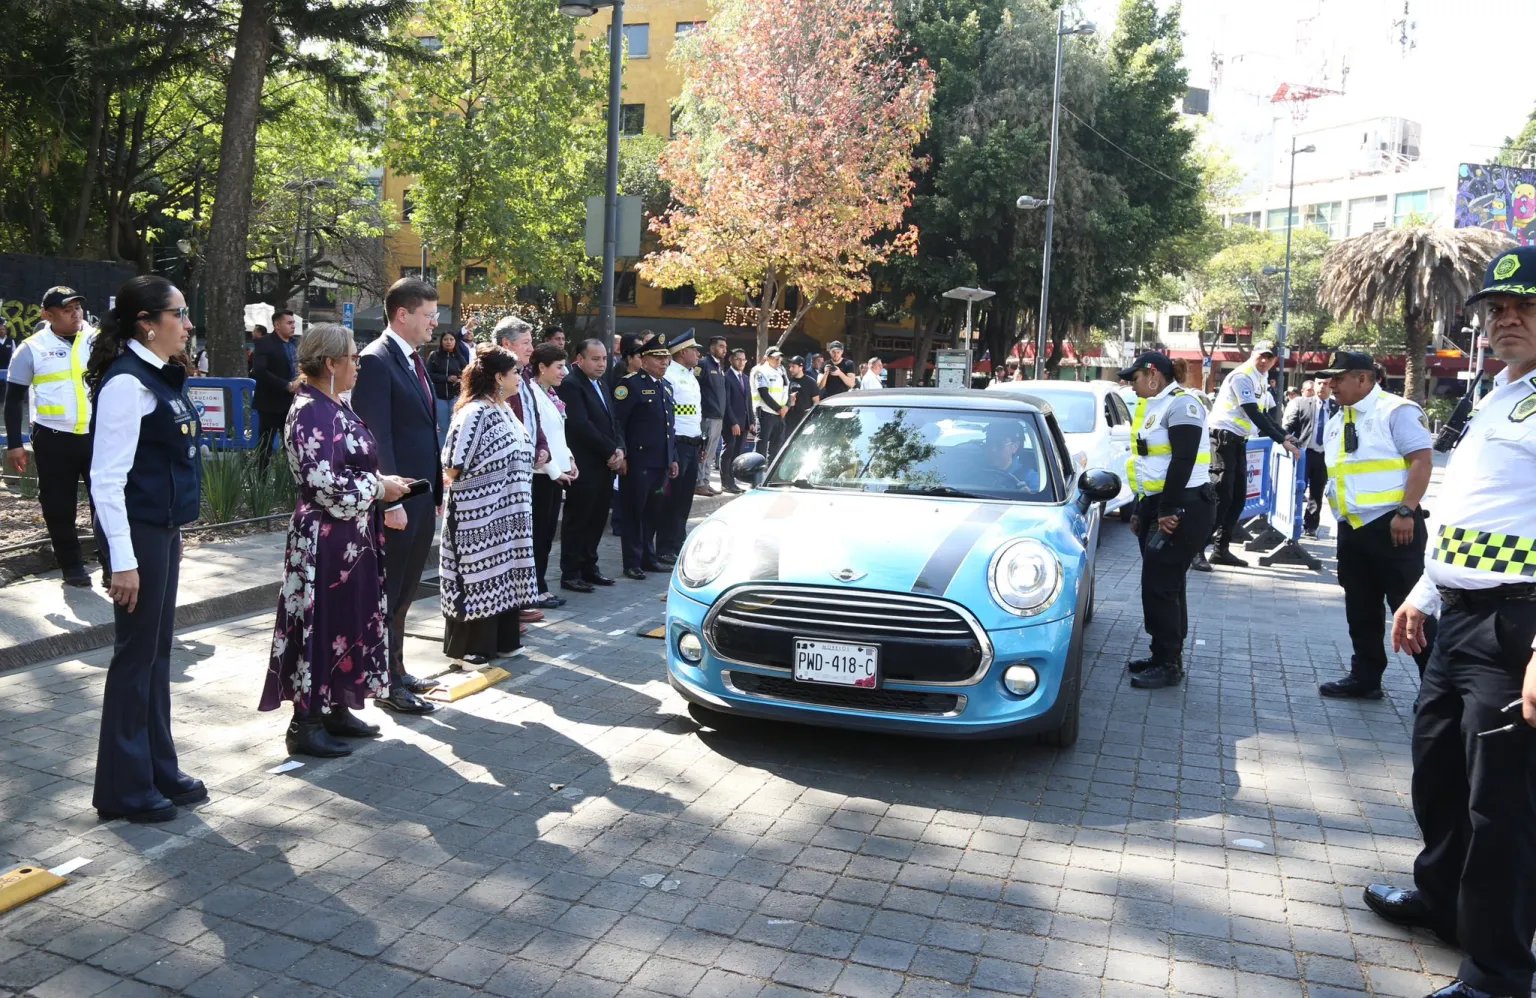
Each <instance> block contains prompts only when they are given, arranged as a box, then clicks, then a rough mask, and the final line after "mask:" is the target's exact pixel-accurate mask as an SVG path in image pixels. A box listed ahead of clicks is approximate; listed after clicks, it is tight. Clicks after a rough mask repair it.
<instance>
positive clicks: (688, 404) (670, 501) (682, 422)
mask: <svg viewBox="0 0 1536 998" xmlns="http://www.w3.org/2000/svg"><path fill="white" fill-rule="evenodd" d="M667 352H668V353H670V354H671V355H672V360H671V362H670V363H669V364H668V365H667V372H666V379H667V387H668V388H670V389H672V416H673V422H672V431H673V440H675V441H676V444H677V446H676V448H675V450H674V457H675V459H676V460H677V474H676V475H675V476H673V477H674V481H673V482H672V486H671V488H669V489H668V490H667V501H666V504H665V506H664V508H663V510H662V515H661V526H660V527H659V528H658V529H657V531H656V558H657V560H658V561H660V562H661V564H663V565H665V566H668V567H670V566H672V565H673V564H676V562H677V556H678V555H680V554H682V551H683V541H685V540H687V538H688V516H689V514H691V513H692V512H693V494H694V490H695V489H696V488H697V487H698V484H699V469H700V465H701V464H702V458H703V451H704V421H703V418H702V417H701V416H700V414H699V413H700V410H701V408H702V403H703V386H702V385H700V383H699V375H700V373H701V372H700V370H699V345H698V343H697V342H695V341H694V338H693V330H691V329H690V330H688V331H687V332H685V333H680V334H678V335H676V336H673V337H672V338H670V339H669V340H667ZM706 481H707V479H706Z"/></svg>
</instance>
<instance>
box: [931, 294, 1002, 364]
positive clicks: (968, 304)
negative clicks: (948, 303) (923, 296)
mask: <svg viewBox="0 0 1536 998" xmlns="http://www.w3.org/2000/svg"><path fill="white" fill-rule="evenodd" d="M995 294H997V292H996V291H988V290H986V289H985V288H964V287H962V288H950V289H949V290H948V291H946V292H944V297H945V298H958V299H960V300H961V301H963V302H965V349H967V350H969V349H971V343H972V340H973V335H972V332H971V308H972V306H974V305H975V304H976V303H977V302H979V301H986V300H987V299H988V298H991V297H992V296H993V295H995Z"/></svg>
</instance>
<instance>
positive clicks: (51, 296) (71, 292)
mask: <svg viewBox="0 0 1536 998" xmlns="http://www.w3.org/2000/svg"><path fill="white" fill-rule="evenodd" d="M72 301H85V295H83V294H81V293H80V292H78V291H76V290H75V289H74V288H66V287H65V286H64V285H62V284H60V285H57V286H55V287H51V288H49V289H48V290H47V291H44V292H43V308H59V307H61V306H64V305H68V304H69V303H70V302H72Z"/></svg>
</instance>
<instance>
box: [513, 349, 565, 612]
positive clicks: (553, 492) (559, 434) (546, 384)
mask: <svg viewBox="0 0 1536 998" xmlns="http://www.w3.org/2000/svg"><path fill="white" fill-rule="evenodd" d="M523 374H524V377H526V378H528V380H529V381H531V382H532V383H533V389H534V390H533V397H534V404H535V405H537V406H538V407H539V426H541V427H543V429H544V442H545V444H547V445H548V447H549V463H548V464H546V465H544V466H543V467H542V468H540V469H539V470H538V472H537V473H535V474H534V476H533V560H534V565H535V566H536V567H537V569H538V578H539V598H538V601H537V602H535V603H534V606H536V607H541V608H543V609H550V608H553V607H557V606H563V605H565V600H563V599H561V598H560V597H559V596H556V595H555V594H554V593H552V592H550V591H549V583H548V582H547V581H546V580H545V578H544V572H545V571H546V570H547V569H548V568H549V547H550V545H551V544H553V543H554V540H555V527H556V525H557V524H558V523H559V522H560V500H561V498H562V497H563V496H564V494H565V486H566V485H568V484H569V483H571V482H573V481H575V480H576V459H575V458H574V457H573V456H572V454H571V448H570V447H569V446H567V445H566V442H565V403H564V402H562V401H560V397H559V396H558V395H556V394H555V386H556V385H558V384H560V382H562V381H564V380H565V350H564V348H562V347H559V346H556V345H555V344H553V343H541V344H539V346H538V347H537V348H535V349H534V351H533V356H532V358H530V359H529V361H528V366H527V367H525V368H524V369H523Z"/></svg>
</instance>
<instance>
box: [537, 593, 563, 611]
mask: <svg viewBox="0 0 1536 998" xmlns="http://www.w3.org/2000/svg"><path fill="white" fill-rule="evenodd" d="M533 605H534V606H535V607H537V608H538V609H540V610H558V609H560V608H561V607H562V606H565V600H563V599H561V598H560V597H558V596H556V595H555V594H554V593H545V594H544V595H543V596H540V597H539V598H538V599H536V600H534V601H533Z"/></svg>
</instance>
